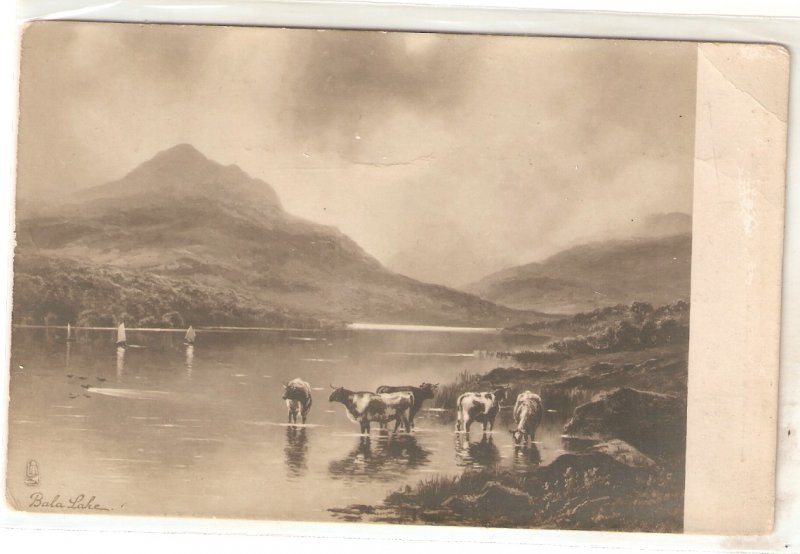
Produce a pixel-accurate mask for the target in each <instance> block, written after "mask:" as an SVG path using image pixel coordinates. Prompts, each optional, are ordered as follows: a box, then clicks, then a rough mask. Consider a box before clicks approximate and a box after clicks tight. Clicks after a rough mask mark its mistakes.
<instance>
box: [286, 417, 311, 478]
mask: <svg viewBox="0 0 800 554" xmlns="http://www.w3.org/2000/svg"><path fill="white" fill-rule="evenodd" d="M283 453H284V455H285V457H286V469H287V470H288V474H289V477H300V476H302V475H303V474H304V473H305V472H306V469H308V464H307V463H306V454H307V453H308V437H307V436H306V429H305V427H300V428H298V427H294V426H289V427H287V428H286V446H285V447H284V449H283Z"/></svg>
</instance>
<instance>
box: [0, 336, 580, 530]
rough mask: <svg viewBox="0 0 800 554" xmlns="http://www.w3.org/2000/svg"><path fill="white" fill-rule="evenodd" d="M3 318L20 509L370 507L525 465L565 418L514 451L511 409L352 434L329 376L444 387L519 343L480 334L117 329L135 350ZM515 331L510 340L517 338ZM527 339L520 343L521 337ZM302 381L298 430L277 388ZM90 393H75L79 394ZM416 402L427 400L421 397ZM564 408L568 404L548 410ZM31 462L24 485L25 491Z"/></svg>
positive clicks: (274, 514) (220, 511)
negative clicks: (66, 504) (453, 478)
mask: <svg viewBox="0 0 800 554" xmlns="http://www.w3.org/2000/svg"><path fill="white" fill-rule="evenodd" d="M73 336H74V337H75V339H76V340H75V341H74V342H71V343H67V342H66V341H65V331H64V330H63V329H52V328H51V329H33V328H15V329H14V331H13V339H12V341H13V342H12V356H11V406H10V418H9V425H10V430H9V433H10V441H9V465H8V472H9V475H8V490H9V492H10V494H11V495H13V497H14V498H15V499H16V502H17V504H18V506H19V507H20V508H22V509H26V508H27V507H28V505H29V503H30V502H31V500H30V495H31V494H33V493H35V492H41V493H42V494H43V496H44V498H45V499H47V498H50V497H52V496H53V495H56V494H59V495H61V499H65V498H68V497H74V496H76V495H78V494H84V495H86V497H87V499H88V498H89V497H91V496H96V502H98V503H100V504H101V505H103V506H105V507H109V508H112V509H113V510H114V511H115V512H116V513H121V514H152V515H175V516H180V515H194V516H217V517H239V518H264V519H291V520H300V521H310V520H328V519H331V518H332V516H331V514H330V513H329V512H328V511H327V509H328V508H332V507H342V506H345V505H348V504H353V503H364V504H373V503H377V502H380V501H381V500H382V499H383V498H385V496H386V495H387V494H388V493H390V492H392V491H394V490H397V489H399V488H401V487H402V486H404V485H405V484H410V485H414V484H415V483H417V482H418V481H419V480H421V479H425V478H429V477H432V476H433V475H436V474H444V475H455V474H457V473H459V472H461V471H463V470H464V468H467V467H470V466H478V467H480V466H500V467H508V468H514V467H523V468H525V467H528V466H529V465H530V464H537V463H539V462H540V460H541V463H548V462H549V461H551V460H552V459H554V458H555V457H556V456H557V455H558V454H559V453H560V452H561V449H562V448H564V447H563V445H562V443H561V439H560V435H561V426H562V425H563V423H564V421H565V419H566V418H567V417H568V416H569V414H568V413H548V414H547V418H546V420H545V422H544V424H543V426H542V427H540V430H539V433H538V435H537V440H538V441H539V444H538V445H537V448H536V449H532V450H528V451H525V452H518V453H515V449H514V448H513V445H512V441H511V436H510V434H509V433H508V432H507V431H506V429H507V428H508V427H509V426H510V423H509V419H510V417H511V413H510V412H511V409H510V408H508V409H504V410H503V411H501V416H500V417H499V418H498V421H497V424H496V427H495V433H494V434H493V435H492V436H491V437H490V438H487V439H483V438H482V432H481V430H480V427H479V426H475V427H473V430H472V433H471V437H470V440H466V439H465V438H464V437H463V436H461V435H457V434H455V433H454V431H453V423H452V418H453V415H452V413H448V412H442V411H434V410H424V411H422V412H420V414H419V415H418V416H417V419H416V426H417V428H416V431H415V432H413V433H412V434H410V435H405V434H398V435H396V436H390V437H386V436H381V435H380V434H379V433H378V431H377V430H375V429H374V428H373V432H372V435H371V437H370V438H369V439H365V438H364V437H361V436H360V435H358V426H357V425H356V424H353V423H352V422H350V421H349V420H348V419H347V418H346V417H345V413H344V408H343V406H342V405H341V404H331V403H329V402H328V395H329V394H330V390H331V389H330V384H333V385H336V386H345V387H347V388H349V389H351V390H375V389H376V387H378V386H380V385H384V384H389V385H394V384H413V385H418V384H419V383H420V382H423V381H428V382H439V383H442V384H444V383H450V382H452V381H454V380H455V379H456V377H457V376H458V374H459V373H461V372H462V371H469V372H480V373H483V372H486V371H488V370H490V369H492V368H494V367H497V366H499V365H509V361H508V360H496V359H493V358H486V357H484V356H481V355H479V353H478V351H496V350H507V349H510V348H531V347H536V346H539V345H540V344H541V340H537V339H536V338H529V339H519V338H517V339H514V343H513V344H509V343H507V342H506V340H509V339H505V338H503V337H502V336H501V335H499V334H497V333H492V332H485V331H484V332H472V333H463V332H432V331H430V330H428V331H409V330H403V331H396V330H386V329H383V330H368V329H353V330H346V331H345V330H343V331H335V332H332V331H327V332H314V331H258V332H256V331H227V332H225V331H199V332H198V336H197V344H196V345H195V346H194V347H192V348H189V349H187V347H186V346H184V345H183V344H182V334H181V333H172V332H155V331H129V332H128V342H129V343H130V344H135V345H141V346H143V348H129V349H128V350H126V351H122V350H120V351H118V350H117V349H116V348H115V347H114V344H113V343H114V340H115V332H113V331H104V330H83V329H77V330H75V331H74V333H73ZM520 340H522V342H520ZM525 341H527V342H525ZM295 377H302V378H303V379H304V380H306V381H308V382H309V383H310V384H311V386H312V388H313V394H314V397H313V399H314V403H313V407H312V408H311V413H310V415H309V419H308V424H307V425H306V426H302V427H301V426H298V427H290V426H288V425H287V424H286V423H285V422H286V407H285V405H284V403H283V401H282V400H281V395H282V392H283V388H282V385H281V383H282V382H285V381H289V380H291V379H293V378H295ZM87 387H88V388H87ZM425 407H426V408H431V407H432V404H431V401H427V402H426V405H425ZM561 411H562V412H567V411H568V410H567V409H563V408H562V410H561ZM29 460H35V461H36V463H37V464H38V468H39V473H40V483H39V485H37V486H27V485H26V484H25V483H24V481H25V473H26V465H27V463H28V461H29Z"/></svg>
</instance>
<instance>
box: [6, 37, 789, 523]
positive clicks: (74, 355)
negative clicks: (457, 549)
mask: <svg viewBox="0 0 800 554" xmlns="http://www.w3.org/2000/svg"><path fill="white" fill-rule="evenodd" d="M20 75H21V77H20V111H19V143H18V171H17V189H16V227H15V239H16V248H15V253H14V265H13V271H14V278H13V313H12V333H11V359H10V363H9V366H8V367H9V368H10V376H9V388H10V393H9V394H10V408H9V417H8V425H9V439H8V445H7V461H8V463H7V475H6V491H7V494H6V501H7V503H8V504H9V506H10V507H11V508H12V509H13V510H16V511H19V512H30V513H40V512H56V513H62V514H67V513H71V514H101V515H105V516H114V515H149V516H174V517H199V518H212V517H213V518H239V519H257V520H272V521H303V522H308V521H311V522H360V523H364V524H367V523H375V524H381V523H382V524H417V525H419V524H427V525H446V526H478V527H484V526H489V527H515V528H530V529H535V528H549V529H582V530H606V531H607V530H613V531H648V532H670V533H675V532H699V531H702V532H726V533H729V534H735V533H738V532H742V533H752V532H756V533H758V532H767V531H768V530H769V526H770V525H771V521H772V520H771V517H772V501H773V499H774V491H773V489H771V487H772V486H773V481H774V459H775V442H774V441H775V439H774V431H775V427H774V425H775V423H774V416H775V410H776V401H777V398H776V392H775V391H776V389H775V381H776V377H777V370H778V366H777V344H778V343H777V341H778V329H779V305H780V263H781V252H782V250H781V240H782V234H781V232H782V217H783V187H784V177H783V170H784V164H785V156H786V151H785V140H786V102H787V90H788V84H787V83H788V55H787V53H786V52H785V50H783V49H782V48H780V47H776V46H770V45H748V44H738V45H731V44H727V45H726V44H698V43H691V42H658V41H643V40H606V39H573V38H537V37H521V36H517V37H513V36H487V35H455V34H453V35H448V34H432V33H427V34H426V33H402V32H372V31H370V32H367V31H332V30H314V29H277V28H247V27H218V26H180V25H146V24H111V23H89V22H86V23H83V22H41V23H33V24H31V25H29V26H28V27H27V29H26V30H25V32H24V34H23V38H22V50H21V72H20ZM776 295H777V296H776ZM690 323H691V325H690ZM715 387H716V388H715ZM715 391H716V392H715ZM743 399H749V402H747V403H746V405H744V404H745V403H744V401H743ZM732 417H736V421H737V424H736V425H727V423H726V422H730V421H731V418H732ZM726 425H727V427H726ZM726 429H727V430H726ZM731 479H737V483H738V486H737V489H738V490H737V491H730V490H725V489H727V488H730V487H729V486H728V485H729V483H730V482H731ZM737 495H738V496H737ZM745 500H746V501H745Z"/></svg>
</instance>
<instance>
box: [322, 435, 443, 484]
mask: <svg viewBox="0 0 800 554" xmlns="http://www.w3.org/2000/svg"><path fill="white" fill-rule="evenodd" d="M429 457H430V451H429V450H427V449H425V448H423V447H421V446H420V445H419V444H417V439H416V437H414V436H413V435H388V434H381V435H380V436H378V437H375V438H372V437H369V436H363V437H359V438H358V444H357V445H356V447H355V448H354V449H353V450H352V451H351V452H350V453H349V454H348V455H347V456H345V457H344V458H342V459H341V460H335V461H333V462H331V463H330V465H329V466H328V473H330V476H331V477H332V478H334V479H339V478H345V479H360V478H369V479H378V480H381V481H391V480H393V479H394V478H396V477H397V476H398V475H402V474H404V473H405V472H407V471H408V470H410V469H415V468H417V467H420V466H423V465H425V464H426V463H428V458H429Z"/></svg>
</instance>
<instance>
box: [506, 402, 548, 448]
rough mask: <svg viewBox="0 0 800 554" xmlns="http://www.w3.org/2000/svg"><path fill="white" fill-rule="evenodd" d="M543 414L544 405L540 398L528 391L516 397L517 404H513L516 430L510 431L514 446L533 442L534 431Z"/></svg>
mask: <svg viewBox="0 0 800 554" xmlns="http://www.w3.org/2000/svg"><path fill="white" fill-rule="evenodd" d="M543 414H544V403H543V402H542V397H541V396H539V395H538V394H535V393H532V392H531V391H529V390H526V391H525V392H522V393H520V394H519V395H518V396H517V402H516V403H515V404H514V421H515V422H516V423H517V428H516V429H511V436H512V437H514V444H517V445H521V444H522V443H523V442H524V443H527V442H532V441H533V440H535V436H536V429H537V428H538V427H539V424H540V423H541V422H542V415H543Z"/></svg>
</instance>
